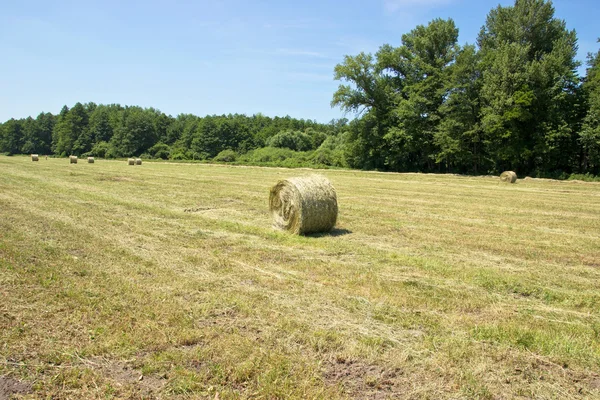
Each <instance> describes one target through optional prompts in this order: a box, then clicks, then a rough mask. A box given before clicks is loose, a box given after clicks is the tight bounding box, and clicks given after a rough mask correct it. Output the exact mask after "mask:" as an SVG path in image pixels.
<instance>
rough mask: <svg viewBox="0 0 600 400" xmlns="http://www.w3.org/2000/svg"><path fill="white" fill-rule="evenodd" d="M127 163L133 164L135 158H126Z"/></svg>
mask: <svg viewBox="0 0 600 400" xmlns="http://www.w3.org/2000/svg"><path fill="white" fill-rule="evenodd" d="M127 165H135V159H134V158H128V159H127Z"/></svg>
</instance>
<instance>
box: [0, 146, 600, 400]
mask: <svg viewBox="0 0 600 400" xmlns="http://www.w3.org/2000/svg"><path fill="white" fill-rule="evenodd" d="M26 161H29V159H28V158H25V157H0V171H1V173H0V235H1V236H0V390H3V389H2V388H4V391H5V393H4V394H5V395H6V393H9V391H10V390H12V392H10V393H13V394H17V395H19V396H23V397H25V398H38V397H52V398H167V397H168V398H171V397H172V398H211V399H213V398H220V399H229V398H267V399H270V398H297V399H304V398H330V399H337V398H364V399H367V398H369V399H371V398H375V399H385V398H406V399H417V398H419V399H420V398H432V399H434V398H479V399H502V398H548V399H550V398H600V375H599V374H600V314H599V311H598V310H599V308H600V251H599V249H600V185H598V184H593V183H578V182H552V181H543V180H520V181H519V182H518V183H517V184H515V185H503V184H501V183H500V182H499V181H498V178H492V177H488V178H484V177H462V176H452V175H424V174H384V173H369V172H358V171H326V172H320V173H321V174H323V175H325V176H326V177H327V178H328V179H329V180H330V181H331V182H332V183H333V184H334V186H335V188H336V191H337V196H338V203H339V216H338V222H337V226H336V229H334V230H333V231H332V232H331V233H328V234H320V235H314V236H295V235H290V234H287V233H285V232H278V231H275V230H273V228H272V221H271V218H270V215H269V210H268V195H269V189H270V187H271V186H272V185H273V184H274V183H275V182H277V181H278V180H280V179H283V178H287V177H289V176H291V175H293V174H297V171H291V170H286V169H277V168H252V167H227V166H212V165H185V164H177V165H173V164H165V163H161V164H157V163H146V164H145V167H144V168H143V169H137V168H136V169H130V168H127V165H126V164H125V163H122V162H119V161H104V160H99V161H98V163H96V165H95V166H91V165H89V164H85V163H84V164H80V165H77V166H69V165H68V164H66V165H65V162H64V160H60V159H49V160H47V161H43V162H38V163H31V162H30V161H29V162H26ZM7 388H8V389H7ZM10 388H13V389H10ZM15 388H17V389H15ZM1 394H2V393H0V395H1Z"/></svg>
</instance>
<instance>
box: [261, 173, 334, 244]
mask: <svg viewBox="0 0 600 400" xmlns="http://www.w3.org/2000/svg"><path fill="white" fill-rule="evenodd" d="M269 208H270V210H271V215H272V216H273V226H274V227H275V228H278V229H282V230H287V231H289V232H291V233H294V234H297V235H302V234H307V233H317V232H328V231H330V230H331V229H332V228H333V227H334V226H335V222H336V220H337V214H338V204H337V196H336V194H335V189H334V188H333V186H332V185H331V182H329V180H328V179H327V178H325V177H324V176H321V175H311V176H306V177H297V178H289V179H285V180H282V181H279V182H277V184H276V185H275V186H273V188H271V193H270V196H269Z"/></svg>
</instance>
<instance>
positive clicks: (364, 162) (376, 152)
mask: <svg viewBox="0 0 600 400" xmlns="http://www.w3.org/2000/svg"><path fill="white" fill-rule="evenodd" d="M334 78H335V79H336V80H340V81H342V82H347V84H342V85H340V86H339V87H338V89H337V91H336V92H335V93H334V95H333V99H332V101H331V105H332V106H339V107H340V108H341V109H342V111H345V112H353V113H356V114H358V115H359V116H362V118H363V119H364V123H361V124H355V125H353V129H351V130H350V132H351V134H350V135H349V136H348V138H349V140H350V141H352V145H350V146H348V148H347V157H348V162H349V164H350V165H351V166H352V167H358V168H367V169H372V168H381V169H383V168H385V167H386V160H385V154H386V153H387V150H386V149H387V146H386V145H387V144H386V142H385V140H384V135H385V133H386V131H387V128H388V124H389V113H390V110H391V106H392V103H391V102H390V100H391V96H390V95H391V88H390V87H389V79H388V78H387V76H385V75H382V74H381V68H380V67H379V66H378V65H376V63H375V62H374V59H373V56H372V55H371V54H365V53H360V54H358V55H357V56H354V57H352V56H345V57H344V62H343V63H341V64H338V65H336V66H335V69H334Z"/></svg>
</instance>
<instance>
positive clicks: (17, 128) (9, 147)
mask: <svg viewBox="0 0 600 400" xmlns="http://www.w3.org/2000/svg"><path fill="white" fill-rule="evenodd" d="M1 133H2V134H1V135H0V151H2V152H3V153H8V154H19V153H20V151H21V147H23V124H22V122H21V121H18V120H15V119H14V118H11V119H9V120H8V121H6V122H5V123H4V124H2V132H1Z"/></svg>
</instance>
